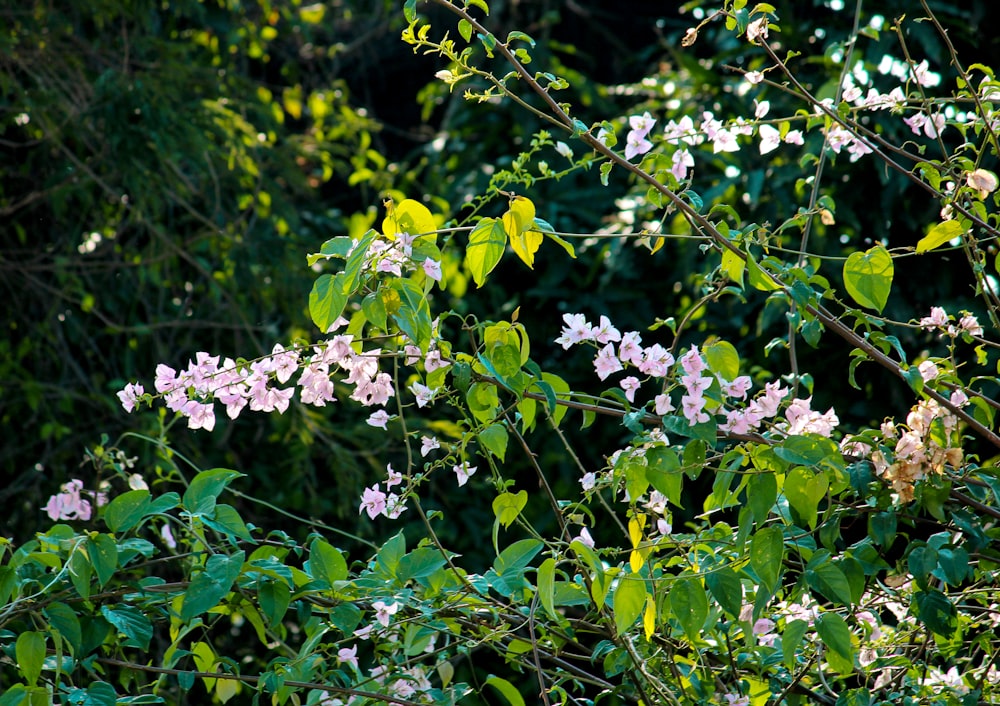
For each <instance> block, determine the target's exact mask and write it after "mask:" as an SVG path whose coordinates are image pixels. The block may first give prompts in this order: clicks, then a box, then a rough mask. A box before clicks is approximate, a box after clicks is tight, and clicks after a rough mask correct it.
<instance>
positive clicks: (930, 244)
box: [917, 221, 965, 253]
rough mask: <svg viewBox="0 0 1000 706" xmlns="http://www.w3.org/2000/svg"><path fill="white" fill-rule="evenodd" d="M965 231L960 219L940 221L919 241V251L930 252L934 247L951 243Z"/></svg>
mask: <svg viewBox="0 0 1000 706" xmlns="http://www.w3.org/2000/svg"><path fill="white" fill-rule="evenodd" d="M964 233H965V228H963V227H962V224H960V223H959V222H958V221H944V222H943V223H938V224H937V225H936V226H934V227H933V228H931V229H930V231H929V232H928V233H927V235H925V236H924V237H923V238H921V239H920V240H919V241H918V242H917V252H918V253H922V252H928V251H930V250H933V249H934V248H939V247H941V246H942V245H944V244H945V243H950V242H951V241H952V240H954V239H955V238H958V237H961V236H962V234H964Z"/></svg>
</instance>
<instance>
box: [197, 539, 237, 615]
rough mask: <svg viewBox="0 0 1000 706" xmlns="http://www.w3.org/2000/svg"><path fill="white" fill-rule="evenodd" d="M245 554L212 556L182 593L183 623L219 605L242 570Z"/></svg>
mask: <svg viewBox="0 0 1000 706" xmlns="http://www.w3.org/2000/svg"><path fill="white" fill-rule="evenodd" d="M244 556H245V553H244V552H243V551H242V550H241V551H238V552H236V553H235V554H233V555H232V556H227V555H226V554H213V555H212V556H210V557H209V558H208V561H207V562H206V564H205V570H204V571H202V572H201V573H200V574H198V575H197V576H195V577H194V579H193V580H192V581H191V583H190V585H189V586H188V588H187V590H186V591H185V592H184V603H183V605H182V606H181V620H182V621H184V622H185V623H186V622H188V621H190V620H191V619H192V618H195V617H196V616H198V615H201V614H202V613H204V612H205V611H207V610H211V609H212V608H214V607H215V606H217V605H219V603H220V602H221V601H222V599H223V598H225V597H226V594H228V593H229V589H230V588H232V585H233V582H234V581H235V580H236V579H237V578H238V577H239V575H240V571H241V570H242V568H243V558H244Z"/></svg>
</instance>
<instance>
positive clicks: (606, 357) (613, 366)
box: [594, 343, 623, 380]
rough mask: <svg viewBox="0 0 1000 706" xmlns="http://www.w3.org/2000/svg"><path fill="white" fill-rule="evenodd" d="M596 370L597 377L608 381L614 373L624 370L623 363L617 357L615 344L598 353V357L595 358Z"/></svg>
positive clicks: (608, 345)
mask: <svg viewBox="0 0 1000 706" xmlns="http://www.w3.org/2000/svg"><path fill="white" fill-rule="evenodd" d="M594 369H595V370H596V371H597V377H599V378H600V379H601V380H606V379H607V378H608V376H609V375H611V374H612V373H617V372H618V371H619V370H622V369H623V368H622V364H621V361H620V360H618V357H617V356H616V355H615V346H614V344H613V343H609V344H607V345H606V346H604V348H602V349H601V350H599V351H598V352H597V355H596V356H595V357H594Z"/></svg>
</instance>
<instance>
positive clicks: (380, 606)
mask: <svg viewBox="0 0 1000 706" xmlns="http://www.w3.org/2000/svg"><path fill="white" fill-rule="evenodd" d="M372 608H374V609H375V620H376V621H377V622H378V623H379V624H381V625H382V627H384V628H387V627H389V620H390V619H391V618H392V616H394V615H395V614H396V613H397V612H399V603H395V602H394V603H391V604H388V605H387V604H386V603H385V601H374V602H373V603H372Z"/></svg>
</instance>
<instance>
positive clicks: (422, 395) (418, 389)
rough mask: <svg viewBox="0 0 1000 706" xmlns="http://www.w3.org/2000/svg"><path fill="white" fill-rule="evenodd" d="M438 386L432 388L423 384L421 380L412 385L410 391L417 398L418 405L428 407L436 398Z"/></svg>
mask: <svg viewBox="0 0 1000 706" xmlns="http://www.w3.org/2000/svg"><path fill="white" fill-rule="evenodd" d="M437 391H438V388H436V387H435V388H433V389H431V388H430V387H427V385H422V384H420V383H419V382H415V383H413V384H412V385H410V392H412V393H413V396H414V397H416V398H417V407H426V406H427V405H429V404H430V403H431V402H432V401H433V400H434V395H435V394H436V393H437Z"/></svg>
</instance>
